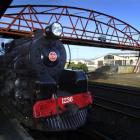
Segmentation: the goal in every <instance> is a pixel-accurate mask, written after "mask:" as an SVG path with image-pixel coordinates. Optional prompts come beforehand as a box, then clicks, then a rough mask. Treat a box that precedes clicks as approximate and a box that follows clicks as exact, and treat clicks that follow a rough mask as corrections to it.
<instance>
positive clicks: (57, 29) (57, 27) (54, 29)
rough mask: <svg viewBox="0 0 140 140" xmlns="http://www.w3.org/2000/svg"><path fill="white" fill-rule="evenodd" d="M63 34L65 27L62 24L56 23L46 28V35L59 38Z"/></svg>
mask: <svg viewBox="0 0 140 140" xmlns="http://www.w3.org/2000/svg"><path fill="white" fill-rule="evenodd" d="M62 32H63V27H62V25H61V24H60V23H58V22H54V23H53V24H51V25H50V26H48V27H46V35H53V36H57V37H59V36H60V35H61V34H62Z"/></svg>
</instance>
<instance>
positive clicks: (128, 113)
mask: <svg viewBox="0 0 140 140" xmlns="http://www.w3.org/2000/svg"><path fill="white" fill-rule="evenodd" d="M89 89H90V90H91V91H92V93H93V95H94V109H93V110H94V115H93V119H94V120H96V121H99V122H104V123H105V124H106V125H110V126H114V127H115V128H118V129H119V130H120V131H122V134H121V135H123V132H124V136H127V139H128V140H132V139H133V140H137V139H140V133H139V130H140V102H139V101H140V89H139V88H131V87H124V86H118V85H111V84H103V83H101V84H100V83H93V84H90V85H89ZM101 127H102V126H100V128H101ZM105 129H106V128H105ZM109 130H110V129H108V131H109ZM111 131H112V130H110V132H111ZM120 131H119V132H114V134H115V133H116V134H115V135H118V136H119V135H120V134H117V133H120ZM120 139H121V138H120ZM122 140H123V139H122Z"/></svg>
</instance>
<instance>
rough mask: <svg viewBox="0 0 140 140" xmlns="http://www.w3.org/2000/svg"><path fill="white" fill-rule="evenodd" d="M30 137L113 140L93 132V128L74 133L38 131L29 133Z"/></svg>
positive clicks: (35, 139) (67, 139)
mask: <svg viewBox="0 0 140 140" xmlns="http://www.w3.org/2000/svg"><path fill="white" fill-rule="evenodd" d="M29 133H30V135H32V137H33V138H34V140H46V139H47V140H79V139H80V140H86V139H89V140H113V139H112V138H110V137H109V136H106V135H105V134H103V133H101V132H99V131H97V130H94V128H93V126H92V129H91V128H87V127H86V129H83V128H82V129H81V128H80V129H78V130H75V131H68V132H57V133H53V132H39V131H32V130H31V131H30V132H29Z"/></svg>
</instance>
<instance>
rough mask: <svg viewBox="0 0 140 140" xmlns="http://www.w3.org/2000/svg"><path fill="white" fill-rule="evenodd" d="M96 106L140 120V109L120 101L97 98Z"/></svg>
mask: <svg viewBox="0 0 140 140" xmlns="http://www.w3.org/2000/svg"><path fill="white" fill-rule="evenodd" d="M95 98H96V100H95V102H94V103H95V105H96V106H99V107H102V108H104V109H107V110H112V111H114V112H118V113H121V114H123V115H125V116H129V117H132V118H136V119H140V107H137V106H133V105H128V104H125V103H121V102H118V101H112V100H108V99H106V98H103V97H98V96H95Z"/></svg>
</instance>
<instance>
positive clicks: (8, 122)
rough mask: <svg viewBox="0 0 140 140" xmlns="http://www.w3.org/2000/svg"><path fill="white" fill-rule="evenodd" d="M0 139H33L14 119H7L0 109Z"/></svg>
mask: <svg viewBox="0 0 140 140" xmlns="http://www.w3.org/2000/svg"><path fill="white" fill-rule="evenodd" d="M0 140H33V138H32V137H31V136H30V135H29V134H28V133H27V131H26V130H25V129H24V128H23V127H22V126H21V125H20V124H19V123H18V122H17V121H16V120H14V119H9V118H8V116H6V115H5V114H4V113H3V112H2V111H1V110H0Z"/></svg>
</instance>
